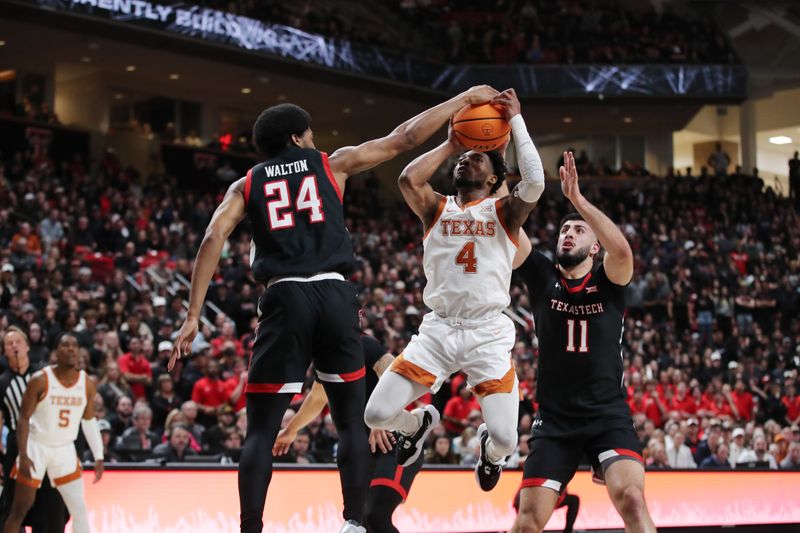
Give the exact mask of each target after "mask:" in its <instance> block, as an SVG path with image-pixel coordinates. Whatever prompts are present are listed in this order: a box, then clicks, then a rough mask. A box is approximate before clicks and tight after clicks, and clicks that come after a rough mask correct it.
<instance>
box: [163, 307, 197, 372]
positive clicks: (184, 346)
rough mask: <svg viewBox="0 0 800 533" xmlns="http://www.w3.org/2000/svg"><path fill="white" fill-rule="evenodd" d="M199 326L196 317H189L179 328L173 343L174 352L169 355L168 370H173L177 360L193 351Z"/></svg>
mask: <svg viewBox="0 0 800 533" xmlns="http://www.w3.org/2000/svg"><path fill="white" fill-rule="evenodd" d="M198 328H199V322H198V320H197V319H196V318H187V319H186V322H184V323H183V325H182V326H181V329H180V330H178V336H177V337H175V342H174V343H173V344H172V353H171V354H170V356H169V363H168V364H167V370H172V367H174V366H175V361H177V360H178V359H180V358H181V357H184V356H187V355H189V354H191V353H192V341H194V338H195V337H196V336H197V330H198Z"/></svg>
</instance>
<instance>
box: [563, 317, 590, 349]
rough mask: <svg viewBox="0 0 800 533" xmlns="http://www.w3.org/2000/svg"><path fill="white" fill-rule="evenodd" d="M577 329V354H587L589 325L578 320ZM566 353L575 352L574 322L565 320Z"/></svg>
mask: <svg viewBox="0 0 800 533" xmlns="http://www.w3.org/2000/svg"><path fill="white" fill-rule="evenodd" d="M578 329H580V345H579V346H578V353H588V352H589V323H588V322H587V321H586V320H578ZM567 351H568V352H574V351H575V320H572V319H569V320H567Z"/></svg>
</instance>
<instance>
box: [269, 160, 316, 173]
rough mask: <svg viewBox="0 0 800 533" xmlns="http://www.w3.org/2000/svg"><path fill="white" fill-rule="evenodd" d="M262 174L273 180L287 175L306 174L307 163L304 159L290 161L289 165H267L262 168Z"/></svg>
mask: <svg viewBox="0 0 800 533" xmlns="http://www.w3.org/2000/svg"><path fill="white" fill-rule="evenodd" d="M264 172H266V173H267V177H268V178H274V177H275V176H286V175H287V174H298V173H300V172H308V161H307V160H306V159H301V160H299V161H292V162H290V163H280V164H277V165H267V166H265V167H264Z"/></svg>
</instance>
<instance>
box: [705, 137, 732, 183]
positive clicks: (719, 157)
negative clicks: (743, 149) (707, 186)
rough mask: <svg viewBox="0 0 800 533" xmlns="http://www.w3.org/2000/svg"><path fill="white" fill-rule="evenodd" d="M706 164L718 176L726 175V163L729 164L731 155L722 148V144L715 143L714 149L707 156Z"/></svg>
mask: <svg viewBox="0 0 800 533" xmlns="http://www.w3.org/2000/svg"><path fill="white" fill-rule="evenodd" d="M707 163H708V166H710V167H711V169H712V170H713V171H714V175H715V176H716V177H718V178H720V177H724V176H727V175H728V165H730V164H731V157H730V156H729V155H728V154H727V153H726V152H725V151H724V150H723V149H722V144H721V143H717V144H716V145H715V147H714V151H713V152H712V153H711V155H710V156H708V161H707Z"/></svg>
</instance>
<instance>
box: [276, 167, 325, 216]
mask: <svg viewBox="0 0 800 533" xmlns="http://www.w3.org/2000/svg"><path fill="white" fill-rule="evenodd" d="M264 196H265V197H266V198H267V214H268V215H269V228H270V229H271V230H277V229H286V228H293V227H294V213H292V211H291V206H292V198H291V196H290V192H289V182H288V181H286V180H280V181H270V182H267V183H265V184H264ZM273 197H274V198H273ZM294 210H295V211H296V212H297V213H299V212H300V211H308V219H309V220H310V222H311V223H312V224H316V223H317V222H324V221H325V212H324V211H323V210H322V200H321V199H320V197H319V189H318V188H317V177H316V176H315V175H314V174H311V175H309V176H306V177H305V178H303V181H302V182H300V189H299V190H298V191H297V199H296V200H295V202H294Z"/></svg>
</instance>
